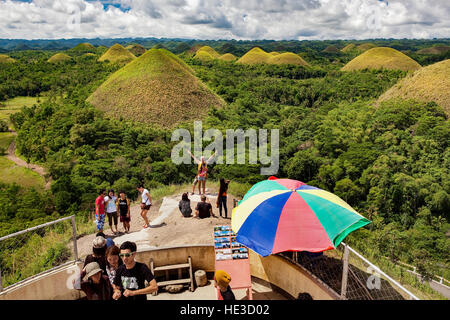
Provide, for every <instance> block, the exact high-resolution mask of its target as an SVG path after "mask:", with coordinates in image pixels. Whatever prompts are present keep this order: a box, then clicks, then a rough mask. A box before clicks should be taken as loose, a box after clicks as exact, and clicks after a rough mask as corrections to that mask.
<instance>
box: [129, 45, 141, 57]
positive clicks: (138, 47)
mask: <svg viewBox="0 0 450 320" xmlns="http://www.w3.org/2000/svg"><path fill="white" fill-rule="evenodd" d="M125 49H127V50H128V51H130V52H131V53H132V54H134V55H135V56H136V57H139V56H142V55H143V54H144V53H145V51H146V50H145V48H144V46H141V45H140V44H130V45H129V46H127V47H126V48H125Z"/></svg>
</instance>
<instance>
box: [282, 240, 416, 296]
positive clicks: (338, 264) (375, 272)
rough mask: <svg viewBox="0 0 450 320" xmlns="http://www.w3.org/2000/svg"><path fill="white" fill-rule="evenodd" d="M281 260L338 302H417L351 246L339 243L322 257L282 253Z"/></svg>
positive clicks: (318, 255)
mask: <svg viewBox="0 0 450 320" xmlns="http://www.w3.org/2000/svg"><path fill="white" fill-rule="evenodd" d="M281 255H282V256H284V257H286V258H288V259H289V260H291V262H293V263H295V264H298V265H300V266H302V267H303V268H305V269H306V270H308V271H309V272H310V273H311V274H313V275H314V276H316V277H317V278H318V279H320V280H321V281H322V282H324V283H325V284H326V285H327V286H328V287H329V288H330V289H331V290H333V291H334V292H335V293H336V294H337V295H339V296H340V297H341V299H347V300H419V298H417V297H416V296H415V295H414V294H413V293H411V292H410V291H408V290H407V289H406V288H404V287H403V286H402V285H401V284H399V283H398V282H397V281H395V280H394V279H392V278H391V277H389V276H388V275H387V274H386V273H384V272H383V271H382V270H380V268H378V267H377V266H375V265H374V264H372V263H371V262H370V261H368V260H367V259H366V258H364V257H363V256H362V255H360V254H359V253H358V252H357V251H355V250H354V249H352V248H351V247H350V246H348V245H346V244H344V243H342V244H341V245H339V246H338V247H337V248H336V250H328V251H325V252H323V253H311V252H283V253H282V254H281Z"/></svg>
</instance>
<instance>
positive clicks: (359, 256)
mask: <svg viewBox="0 0 450 320" xmlns="http://www.w3.org/2000/svg"><path fill="white" fill-rule="evenodd" d="M341 243H342V244H343V245H344V246H346V247H347V248H348V249H349V250H350V251H351V252H352V253H354V254H355V255H356V256H358V258H360V259H361V260H363V261H364V262H365V263H367V264H368V265H370V266H371V267H372V268H373V269H374V270H376V271H377V272H379V273H380V274H382V275H383V276H384V277H385V278H386V279H388V280H389V281H391V282H392V283H394V284H395V285H396V286H397V287H399V288H400V289H401V290H402V291H404V292H405V293H406V294H408V295H409V296H410V297H411V298H413V299H414V300H420V299H419V298H418V297H416V296H415V295H414V294H413V293H411V292H410V291H409V290H407V289H406V288H405V287H403V286H402V285H401V284H400V283H398V282H397V281H395V280H394V279H392V278H391V277H389V276H388V275H387V274H386V273H385V272H383V271H382V270H381V269H380V268H378V267H377V266H376V265H374V264H373V263H372V262H370V261H369V260H367V259H366V258H364V257H363V256H362V255H361V254H359V253H358V252H357V251H355V250H354V249H353V248H352V247H350V246H349V245H346V244H345V243H344V242H341Z"/></svg>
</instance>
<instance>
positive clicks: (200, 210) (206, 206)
mask: <svg viewBox="0 0 450 320" xmlns="http://www.w3.org/2000/svg"><path fill="white" fill-rule="evenodd" d="M200 199H201V202H199V203H197V206H196V207H195V218H200V219H204V218H209V217H215V215H214V213H213V211H212V206H211V203H209V202H206V196H205V195H204V194H203V195H202V196H201V198H200Z"/></svg>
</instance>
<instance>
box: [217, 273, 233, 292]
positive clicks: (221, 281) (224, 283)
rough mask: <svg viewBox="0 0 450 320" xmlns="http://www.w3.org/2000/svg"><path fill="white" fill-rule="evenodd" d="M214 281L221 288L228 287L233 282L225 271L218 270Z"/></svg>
mask: <svg viewBox="0 0 450 320" xmlns="http://www.w3.org/2000/svg"><path fill="white" fill-rule="evenodd" d="M214 279H215V280H216V282H217V284H218V285H219V286H220V287H224V288H226V287H228V284H229V283H230V281H231V277H230V275H229V274H228V273H226V272H225V271H224V270H217V271H216V273H215V274H214Z"/></svg>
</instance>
